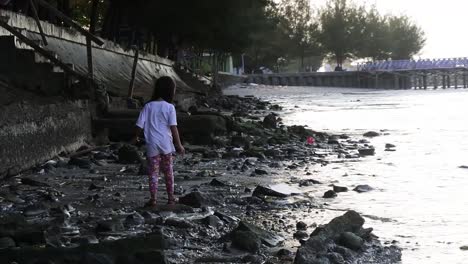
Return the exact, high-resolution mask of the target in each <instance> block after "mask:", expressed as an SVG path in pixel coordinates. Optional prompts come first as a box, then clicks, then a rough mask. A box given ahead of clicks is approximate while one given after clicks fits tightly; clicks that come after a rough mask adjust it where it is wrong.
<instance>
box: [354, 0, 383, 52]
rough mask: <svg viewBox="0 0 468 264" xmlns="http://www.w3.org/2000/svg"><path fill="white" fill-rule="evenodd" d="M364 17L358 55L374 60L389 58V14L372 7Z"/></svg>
mask: <svg viewBox="0 0 468 264" xmlns="http://www.w3.org/2000/svg"><path fill="white" fill-rule="evenodd" d="M362 18H363V21H362V22H361V24H362V26H363V37H362V38H361V41H359V43H358V46H357V49H356V56H357V57H358V58H371V59H372V60H373V61H376V60H385V59H388V58H389V57H390V54H391V36H390V26H389V23H388V20H389V19H388V16H382V15H380V13H379V12H378V11H377V9H376V8H375V7H371V8H370V10H368V11H366V14H365V16H363V17H362Z"/></svg>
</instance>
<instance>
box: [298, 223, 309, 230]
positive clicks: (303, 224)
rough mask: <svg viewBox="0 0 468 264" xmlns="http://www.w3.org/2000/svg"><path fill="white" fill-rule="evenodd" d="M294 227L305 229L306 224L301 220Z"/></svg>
mask: <svg viewBox="0 0 468 264" xmlns="http://www.w3.org/2000/svg"><path fill="white" fill-rule="evenodd" d="M296 228H297V230H307V224H306V223H304V222H302V221H299V222H297V223H296Z"/></svg>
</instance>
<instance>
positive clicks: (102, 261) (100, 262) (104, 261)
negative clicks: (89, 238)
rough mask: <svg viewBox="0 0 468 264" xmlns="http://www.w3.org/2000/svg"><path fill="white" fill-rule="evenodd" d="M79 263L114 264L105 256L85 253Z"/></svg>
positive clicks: (110, 258)
mask: <svg viewBox="0 0 468 264" xmlns="http://www.w3.org/2000/svg"><path fill="white" fill-rule="evenodd" d="M51 263H54V262H51ZM80 263H83V264H84V263H92V264H114V261H113V260H112V257H110V256H109V255H106V254H99V253H91V252H86V253H84V255H83V257H82V259H81V262H80Z"/></svg>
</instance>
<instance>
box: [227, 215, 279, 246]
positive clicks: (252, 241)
mask: <svg viewBox="0 0 468 264" xmlns="http://www.w3.org/2000/svg"><path fill="white" fill-rule="evenodd" d="M230 236H231V240H232V243H233V246H235V247H237V248H239V249H242V250H246V251H249V252H257V251H258V250H259V249H260V245H261V244H263V245H265V246H268V247H276V246H279V245H280V244H281V243H283V241H284V238H283V237H282V236H280V235H277V234H275V233H273V232H270V231H266V230H264V229H262V228H260V227H258V226H256V225H253V224H250V223H247V222H245V221H241V222H240V223H239V225H238V226H237V228H235V229H234V230H233V231H232V232H231V234H230Z"/></svg>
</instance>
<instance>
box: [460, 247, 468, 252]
mask: <svg viewBox="0 0 468 264" xmlns="http://www.w3.org/2000/svg"><path fill="white" fill-rule="evenodd" d="M460 250H463V251H466V250H468V246H461V247H460Z"/></svg>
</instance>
